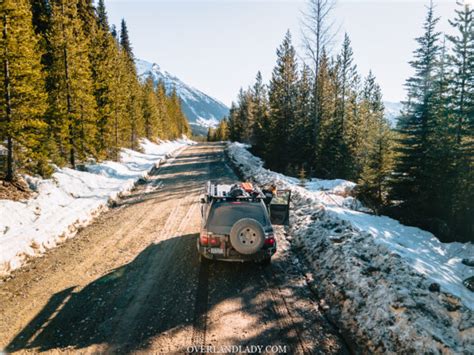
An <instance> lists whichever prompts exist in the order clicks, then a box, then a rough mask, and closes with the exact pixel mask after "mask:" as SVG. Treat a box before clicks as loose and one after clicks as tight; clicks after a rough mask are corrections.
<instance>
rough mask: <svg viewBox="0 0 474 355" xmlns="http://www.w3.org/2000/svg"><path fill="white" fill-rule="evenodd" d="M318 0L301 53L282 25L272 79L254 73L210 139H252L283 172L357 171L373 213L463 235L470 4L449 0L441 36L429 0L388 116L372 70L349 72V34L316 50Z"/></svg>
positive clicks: (472, 135) (468, 202)
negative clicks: (392, 120) (396, 104)
mask: <svg viewBox="0 0 474 355" xmlns="http://www.w3.org/2000/svg"><path fill="white" fill-rule="evenodd" d="M328 3H329V2H328V1H327V0H325V1H322V0H312V1H310V5H312V6H313V7H312V8H311V10H312V12H310V13H309V16H308V17H307V18H308V19H309V22H306V23H305V24H306V28H315V29H316V30H315V31H314V32H310V33H309V35H308V37H306V38H305V39H306V40H307V41H306V42H305V43H306V44H307V47H306V48H307V49H309V53H310V54H311V55H310V60H308V63H303V62H302V61H300V60H298V59H297V53H296V50H295V48H294V46H293V44H292V38H291V35H290V33H289V32H288V33H287V34H286V36H285V38H284V40H283V43H282V44H281V46H280V47H279V48H278V50H277V63H276V66H275V68H274V70H273V73H272V77H271V80H270V83H269V84H268V85H266V84H265V83H263V81H262V76H261V74H260V73H258V74H257V78H256V82H255V84H254V85H253V86H252V87H249V88H248V89H247V90H241V91H240V93H239V95H238V99H237V102H236V103H234V104H233V105H232V107H231V111H230V117H229V119H228V121H226V122H225V123H224V125H225V126H224V127H220V129H218V130H217V131H212V132H210V135H209V139H210V140H212V139H216V138H217V139H225V138H229V139H230V140H232V141H241V142H246V143H250V144H251V145H252V151H253V152H254V153H255V154H256V155H258V156H260V157H262V158H263V160H264V161H265V162H266V165H267V167H268V168H270V169H273V170H275V171H278V172H283V173H285V174H288V175H293V176H304V175H306V176H310V177H318V178H325V179H334V178H342V179H348V180H353V181H356V182H358V195H359V198H360V199H361V200H362V201H363V202H364V203H365V204H366V205H368V206H369V207H371V208H372V209H374V211H376V213H384V214H389V215H391V216H394V217H396V218H398V219H400V220H401V221H403V222H405V223H408V224H411V225H417V226H420V227H423V228H425V229H428V230H431V231H433V232H434V233H435V234H436V235H437V236H438V237H439V238H440V239H442V240H446V241H452V240H460V241H468V240H470V241H473V240H474V214H473V210H474V206H473V201H474V175H473V153H474V151H473V149H474V146H473V139H474V25H473V24H474V23H473V9H472V8H471V7H470V6H469V5H467V4H464V3H458V7H457V10H456V13H455V14H453V19H452V20H451V21H450V23H451V25H452V28H453V33H454V35H449V36H448V35H443V34H441V33H439V32H438V31H437V30H436V25H437V23H438V21H439V19H438V18H437V17H436V15H435V7H434V5H433V4H431V6H430V7H429V8H428V10H427V15H426V18H425V21H424V25H423V33H422V35H421V36H420V37H419V38H417V39H416V41H417V49H416V51H415V52H414V58H413V59H412V60H411V62H410V64H411V66H412V68H413V72H414V74H413V76H412V77H411V78H409V79H408V80H407V81H406V89H407V99H406V102H404V109H403V112H402V115H401V117H400V118H399V121H398V124H397V127H391V126H390V124H389V122H388V121H387V120H386V119H385V118H384V105H383V101H382V92H381V89H380V87H379V85H378V84H377V82H376V79H375V76H374V74H373V73H369V74H368V76H367V77H365V78H363V79H362V78H361V76H360V74H359V73H358V70H357V67H356V65H355V64H354V55H353V50H352V48H351V41H350V38H349V36H348V35H347V34H346V35H345V38H344V41H343V44H342V48H341V49H340V51H339V53H337V54H336V55H334V56H331V55H329V54H328V52H327V51H326V49H325V48H326V47H325V43H326V42H327V39H328V38H327V37H325V35H327V32H328V31H327V30H328V28H325V27H324V26H325V24H326V22H325V21H327V19H326V18H324V17H323V16H321V14H324V15H326V14H327V13H329V11H330V10H331V8H330V7H327V8H323V7H324V6H327V5H328ZM321 28H322V30H321ZM311 36H313V37H311ZM407 59H408V58H407ZM387 70H390V68H387ZM227 126H228V127H227ZM222 129H226V130H227V132H226V134H223V133H222ZM219 132H220V133H219Z"/></svg>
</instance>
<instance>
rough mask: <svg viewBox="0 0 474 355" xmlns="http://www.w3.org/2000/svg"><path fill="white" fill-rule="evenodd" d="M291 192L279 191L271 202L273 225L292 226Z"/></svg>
mask: <svg viewBox="0 0 474 355" xmlns="http://www.w3.org/2000/svg"><path fill="white" fill-rule="evenodd" d="M290 199H291V191H290V190H277V191H276V193H275V195H274V196H273V199H272V201H271V202H270V206H269V209H270V220H271V222H272V224H276V225H285V226H287V225H289V224H290Z"/></svg>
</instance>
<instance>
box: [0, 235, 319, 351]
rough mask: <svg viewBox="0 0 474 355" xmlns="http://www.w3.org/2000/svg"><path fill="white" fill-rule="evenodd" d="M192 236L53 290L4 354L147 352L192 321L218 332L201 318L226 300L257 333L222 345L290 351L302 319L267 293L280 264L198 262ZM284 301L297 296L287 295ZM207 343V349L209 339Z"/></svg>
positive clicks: (154, 247) (233, 337) (228, 338)
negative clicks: (94, 350) (98, 348)
mask: <svg viewBox="0 0 474 355" xmlns="http://www.w3.org/2000/svg"><path fill="white" fill-rule="evenodd" d="M196 238H197V235H196V234H192V235H184V236H179V237H175V238H170V239H168V240H165V241H162V242H160V243H157V244H153V245H150V246H148V247H147V248H146V249H144V250H143V251H142V252H141V253H140V254H139V255H138V256H137V257H136V258H135V259H134V260H132V261H131V262H130V263H128V264H126V265H123V266H122V267H119V268H117V269H114V270H112V271H111V272H109V273H108V274H106V275H104V276H102V277H100V278H98V279H97V280H95V281H94V282H92V283H90V284H89V285H87V286H86V287H84V288H83V289H76V288H74V287H71V288H68V289H65V290H63V291H61V292H58V293H56V294H55V295H53V296H52V297H51V298H50V300H49V302H48V303H47V304H46V306H45V307H44V308H43V309H42V311H41V312H40V313H38V314H37V315H36V316H35V317H34V318H33V320H32V321H31V322H30V323H29V324H28V325H27V326H26V327H25V328H24V329H23V330H22V331H20V332H19V333H18V334H17V335H16V337H15V338H14V339H13V340H12V341H11V342H10V344H9V345H8V346H7V347H6V349H5V350H6V351H7V352H14V351H21V350H33V351H48V350H53V349H70V350H72V349H76V350H80V349H86V348H88V347H89V346H94V345H100V346H105V348H106V349H108V350H111V351H113V352H116V351H119V352H131V351H137V350H147V348H149V346H150V343H152V341H153V339H154V338H156V337H157V336H159V335H163V334H164V333H165V332H166V333H170V334H172V332H173V331H175V330H176V329H180V328H183V327H187V326H189V327H191V326H192V325H193V323H194V325H195V329H197V330H201V331H202V328H205V327H206V326H207V331H208V333H209V334H210V333H212V332H213V331H216V329H214V327H215V325H213V324H212V322H210V321H209V320H208V322H207V324H206V322H204V324H202V323H200V322H199V320H200V319H205V318H206V316H205V314H206V312H207V314H208V315H209V314H210V313H211V312H212V311H213V309H214V308H215V307H218V306H219V305H220V304H221V303H222V302H229V301H230V302H232V303H233V304H240V305H241V309H240V310H239V313H236V314H235V315H233V314H230V319H232V318H235V320H238V318H237V317H242V316H243V317H244V318H246V317H251V318H253V321H252V322H253V324H254V327H256V328H257V329H258V331H256V332H255V331H254V330H253V331H252V333H253V334H255V335H253V336H251V337H245V339H244V337H241V336H240V335H239V334H229V335H228V336H225V337H224V338H225V339H226V344H225V345H229V344H231V345H243V346H246V345H255V344H263V345H277V344H282V345H287V346H289V349H292V348H294V347H295V345H296V342H297V337H296V334H295V333H294V329H295V327H297V328H298V327H302V323H303V319H302V318H301V317H296V318H294V319H292V320H291V322H290V321H289V320H288V319H286V318H287V316H288V315H286V314H281V313H280V312H278V311H277V310H278V304H279V305H281V304H282V302H283V300H282V299H278V297H277V299H275V298H274V297H272V296H271V293H268V289H269V288H272V289H275V287H274V286H271V284H272V281H271V278H272V273H273V271H275V270H277V269H280V268H282V267H286V266H285V265H279V263H280V261H277V262H276V263H274V264H273V265H271V266H268V267H262V266H259V265H256V264H252V263H245V264H240V263H223V262H217V263H214V262H213V263H210V264H200V263H199V261H198V254H197V251H196V246H195V245H196V244H195V243H196ZM272 270H273V271H272ZM269 284H270V286H269ZM144 285H147V287H144ZM137 298H139V300H138V301H137ZM286 302H296V299H293V298H292V296H289V297H288V299H286ZM137 305H138V309H136V310H135V311H134V312H131V311H130V310H131V309H133V308H137ZM231 313H232V311H231ZM127 314H129V315H128V316H127ZM226 316H227V317H229V315H225V314H223V315H222V317H226ZM203 317H204V318H203ZM266 325H267V326H266ZM259 328H261V330H260V329H259ZM191 343H192V339H189V344H182V346H183V349H182V351H185V350H186V347H187V346H191V345H201V344H191ZM207 344H213V341H212V339H210V337H208V340H207ZM213 345H222V344H213ZM319 345H321V344H319ZM314 346H316V345H314ZM101 349H102V348H101ZM163 351H166V349H163ZM289 352H292V351H291V350H289Z"/></svg>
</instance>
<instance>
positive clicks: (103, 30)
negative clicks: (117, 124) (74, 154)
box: [89, 0, 123, 159]
mask: <svg viewBox="0 0 474 355" xmlns="http://www.w3.org/2000/svg"><path fill="white" fill-rule="evenodd" d="M90 27H92V28H93V29H94V30H93V31H91V35H92V39H91V41H90V50H89V58H90V62H91V69H92V80H93V85H94V97H95V100H96V105H97V116H98V118H97V137H96V146H95V149H96V152H97V155H98V157H99V158H109V159H111V158H115V157H116V149H117V147H115V144H114V124H113V121H114V107H115V106H117V105H119V103H117V102H114V100H115V99H116V92H115V91H114V85H117V86H118V87H117V88H116V89H115V90H120V89H121V90H123V88H120V85H121V84H120V78H118V77H117V76H120V75H121V73H120V69H119V68H118V65H117V63H118V62H120V58H119V56H120V53H119V50H118V47H117V43H116V41H115V40H114V38H113V37H112V35H111V34H110V32H109V23H108V19H107V12H106V9H105V5H104V1H103V0H100V1H99V3H98V7H97V17H96V18H95V23H93V24H90Z"/></svg>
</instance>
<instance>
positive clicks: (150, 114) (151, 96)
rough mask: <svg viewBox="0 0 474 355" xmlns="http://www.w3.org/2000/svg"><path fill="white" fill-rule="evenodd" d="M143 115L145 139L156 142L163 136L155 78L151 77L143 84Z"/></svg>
mask: <svg viewBox="0 0 474 355" xmlns="http://www.w3.org/2000/svg"><path fill="white" fill-rule="evenodd" d="M142 100H143V101H142V114H143V123H144V132H145V137H146V138H147V139H148V140H154V139H156V138H158V137H161V136H162V127H161V122H160V113H159V107H158V99H157V97H156V94H155V88H154V83H153V78H152V77H151V76H150V77H148V78H147V79H146V80H145V83H144V84H143V98H142Z"/></svg>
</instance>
